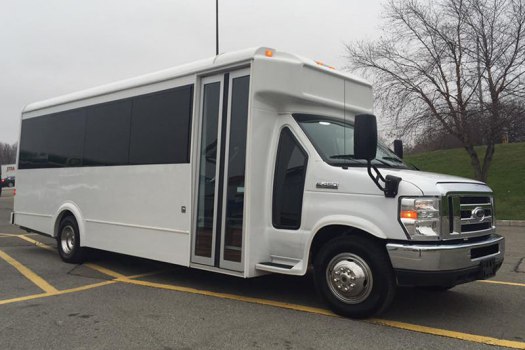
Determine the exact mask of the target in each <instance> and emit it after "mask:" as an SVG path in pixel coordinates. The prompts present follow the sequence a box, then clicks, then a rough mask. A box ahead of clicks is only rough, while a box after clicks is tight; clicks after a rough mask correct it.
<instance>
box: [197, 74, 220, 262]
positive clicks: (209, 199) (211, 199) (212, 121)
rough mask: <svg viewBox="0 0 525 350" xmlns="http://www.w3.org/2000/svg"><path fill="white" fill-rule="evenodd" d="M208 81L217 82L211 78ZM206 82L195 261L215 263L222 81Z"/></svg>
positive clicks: (203, 98) (201, 135)
mask: <svg viewBox="0 0 525 350" xmlns="http://www.w3.org/2000/svg"><path fill="white" fill-rule="evenodd" d="M207 80H217V78H215V79H213V78H212V79H207ZM207 80H204V81H203V83H204V84H203V88H202V104H201V106H202V109H201V111H202V119H201V132H200V147H199V150H200V152H199V170H198V179H197V182H198V195H197V209H196V211H197V222H196V229H195V241H194V259H193V260H194V261H196V262H200V263H206V264H213V262H214V250H215V249H214V245H215V231H216V230H215V222H216V217H217V216H216V210H215V208H216V205H217V196H216V193H217V186H218V181H217V178H218V161H217V154H218V152H217V151H218V145H219V139H218V138H219V136H218V130H219V122H220V119H221V118H220V111H221V85H222V84H221V81H220V80H218V81H211V82H209V83H206V81H207Z"/></svg>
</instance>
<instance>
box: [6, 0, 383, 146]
mask: <svg viewBox="0 0 525 350" xmlns="http://www.w3.org/2000/svg"><path fill="white" fill-rule="evenodd" d="M219 2H220V4H219V6H220V8H219V12H220V19H219V22H220V51H221V52H226V51H234V50H238V49H243V48H248V47H255V46H269V47H273V48H275V49H277V50H282V51H288V52H292V53H297V54H300V55H303V56H306V57H310V58H313V59H316V60H321V61H323V62H325V63H327V64H330V65H333V66H335V67H337V68H341V67H343V66H344V65H345V59H344V55H345V50H344V46H343V44H344V43H345V42H349V41H352V40H360V39H373V38H375V37H376V36H377V35H378V29H377V28H378V25H379V21H380V12H381V5H380V3H381V1H380V0H366V1H363V0H323V1H313V0H219ZM0 9H1V10H0V102H1V103H0V141H2V142H9V143H12V142H15V141H16V140H17V139H18V132H19V130H18V129H19V118H20V111H21V110H22V108H23V107H24V106H25V105H26V104H28V103H31V102H36V101H39V100H44V99H47V98H51V97H55V96H59V95H62V94H66V93H70V92H74V91H78V90H82V89H85V88H90V87H94V86H97V85H101V84H105V83H109V82H113V81H117V80H121V79H125V78H130V77H133V76H137V75H140V74H144V73H149V72H153V71H156V70H160V69H164V68H167V67H171V66H176V65H179V64H182V63H186V62H191V61H194V60H197V59H201V58H206V57H209V56H213V55H214V54H215V0H193V1H190V0H185V1H183V0H142V1H138V0H89V1H86V0H45V1H40V0H30V1H26V0H14V1H13V0H10V1H8V0H0Z"/></svg>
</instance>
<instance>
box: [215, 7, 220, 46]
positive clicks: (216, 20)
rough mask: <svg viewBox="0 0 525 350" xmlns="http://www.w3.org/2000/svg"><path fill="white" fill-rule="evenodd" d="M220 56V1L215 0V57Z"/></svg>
mask: <svg viewBox="0 0 525 350" xmlns="http://www.w3.org/2000/svg"><path fill="white" fill-rule="evenodd" d="M218 54H219V0H215V55H218Z"/></svg>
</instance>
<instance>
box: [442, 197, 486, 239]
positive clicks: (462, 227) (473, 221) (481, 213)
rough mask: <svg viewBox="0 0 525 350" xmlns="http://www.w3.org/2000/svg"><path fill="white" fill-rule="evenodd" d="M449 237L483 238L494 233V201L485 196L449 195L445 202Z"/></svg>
mask: <svg viewBox="0 0 525 350" xmlns="http://www.w3.org/2000/svg"><path fill="white" fill-rule="evenodd" d="M445 202H446V203H445V206H446V213H445V217H444V219H445V221H446V223H448V227H449V236H448V237H445V238H460V237H471V236H483V235H486V234H490V233H492V232H493V231H494V201H493V198H492V196H488V195H486V194H461V193H460V194H450V195H448V196H447V200H446V201H445Z"/></svg>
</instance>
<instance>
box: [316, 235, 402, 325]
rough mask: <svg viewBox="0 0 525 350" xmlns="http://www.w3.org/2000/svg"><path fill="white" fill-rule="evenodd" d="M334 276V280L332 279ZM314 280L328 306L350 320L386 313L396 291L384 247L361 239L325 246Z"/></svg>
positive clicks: (321, 252)
mask: <svg viewBox="0 0 525 350" xmlns="http://www.w3.org/2000/svg"><path fill="white" fill-rule="evenodd" d="M335 267H337V268H335ZM337 272H339V274H337ZM356 272H357V273H356ZM359 276H361V277H359ZM363 276H365V277H363ZM366 276H371V278H366ZM332 277H335V278H334V279H333V280H332ZM314 278H315V285H316V288H317V290H318V292H319V294H320V295H321V297H322V298H323V299H324V301H325V302H326V303H327V304H328V305H329V307H330V308H331V309H332V310H333V311H334V312H335V313H337V314H339V315H342V316H345V317H351V318H365V317H371V316H373V315H376V314H378V313H381V312H383V311H384V310H386V308H387V307H388V306H389V305H390V303H391V302H392V299H393V298H394V295H395V291H396V280H395V275H394V271H393V269H392V265H391V263H390V259H389V258H388V256H387V253H386V250H385V248H384V246H382V245H381V244H379V243H378V242H375V241H373V240H372V239H367V238H365V237H360V236H356V237H352V236H345V237H340V238H336V239H333V240H331V241H329V242H328V243H326V244H325V245H324V246H323V247H322V248H321V251H320V252H319V253H318V254H317V256H316V258H315V261H314ZM329 278H330V282H329V281H328V280H329ZM337 279H339V280H338V281H337V282H335V281H336V280H337ZM345 279H346V280H345ZM350 279H352V281H350ZM354 282H355V283H354ZM329 283H330V284H329ZM352 284H353V287H352ZM356 284H357V288H356V289H354V288H355V287H356ZM345 288H347V289H346V290H347V291H346V292H345V291H344V289H345ZM345 293H347V294H346V295H344V294H345ZM348 293H350V294H351V293H359V294H358V295H356V296H352V295H349V294H348Z"/></svg>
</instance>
